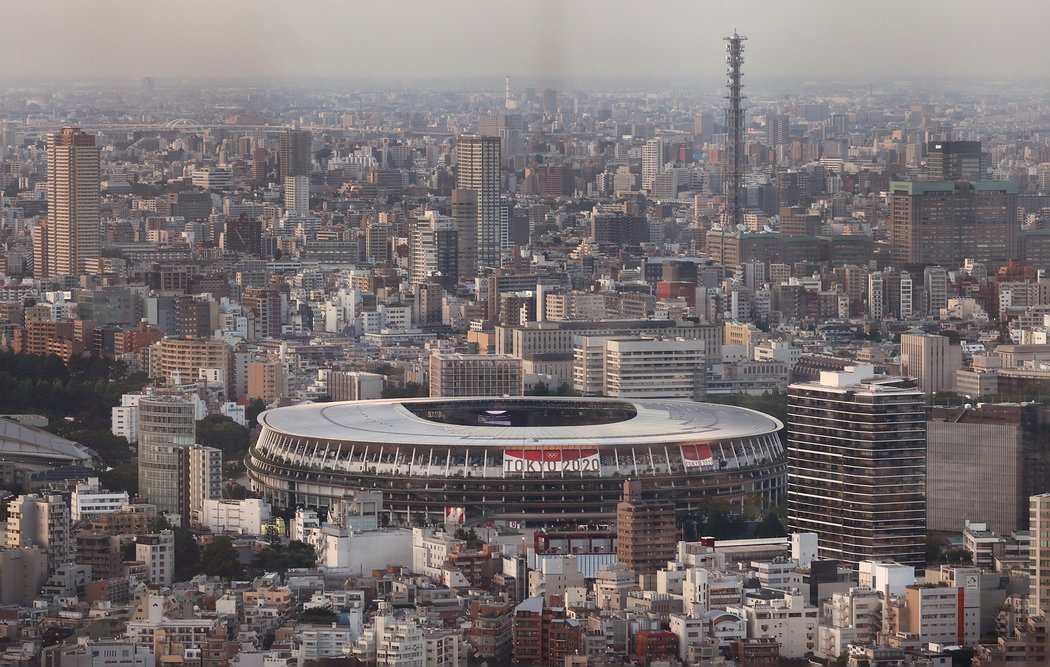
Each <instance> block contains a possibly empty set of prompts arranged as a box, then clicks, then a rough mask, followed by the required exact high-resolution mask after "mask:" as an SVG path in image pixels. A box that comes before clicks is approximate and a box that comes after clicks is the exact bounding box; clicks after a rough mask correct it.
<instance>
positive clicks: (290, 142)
mask: <svg viewBox="0 0 1050 667" xmlns="http://www.w3.org/2000/svg"><path fill="white" fill-rule="evenodd" d="M310 141H311V137H310V131H309V130H299V129H295V130H282V131H281V139H280V146H279V148H278V152H277V161H278V164H277V169H278V172H279V173H278V178H279V179H280V182H281V183H284V182H285V180H284V179H286V178H288V177H289V176H309V175H310V171H311V158H310Z"/></svg>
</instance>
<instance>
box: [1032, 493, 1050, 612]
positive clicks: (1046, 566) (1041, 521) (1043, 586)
mask: <svg viewBox="0 0 1050 667" xmlns="http://www.w3.org/2000/svg"><path fill="white" fill-rule="evenodd" d="M1028 510H1029V517H1028V521H1029V525H1028V529H1029V531H1030V532H1031V534H1032V541H1031V545H1032V546H1031V552H1030V553H1031V555H1030V558H1031V577H1032V584H1031V591H1030V592H1029V598H1028V599H1029V605H1030V606H1029V613H1031V614H1033V615H1035V616H1042V615H1044V612H1046V611H1047V610H1050V493H1040V494H1039V495H1036V496H1032V497H1031V498H1029V501H1028Z"/></svg>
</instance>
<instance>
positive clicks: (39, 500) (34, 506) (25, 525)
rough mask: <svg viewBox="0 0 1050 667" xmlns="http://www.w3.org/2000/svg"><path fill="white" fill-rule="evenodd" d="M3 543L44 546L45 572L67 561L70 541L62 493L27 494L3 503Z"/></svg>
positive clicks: (16, 545) (67, 509)
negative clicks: (4, 514) (4, 521)
mask: <svg viewBox="0 0 1050 667" xmlns="http://www.w3.org/2000/svg"><path fill="white" fill-rule="evenodd" d="M6 546H7V547H8V548H9V549H15V548H18V547H33V546H36V547H41V548H43V549H46V550H47V567H48V572H53V571H54V570H55V568H57V567H58V566H59V565H62V564H64V563H67V562H68V561H70V560H71V559H72V557H73V542H72V540H71V539H70V522H69V506H68V505H66V501H65V500H64V499H63V498H62V496H60V495H50V496H47V497H44V496H39V495H35V494H30V495H22V496H18V497H17V498H15V499H14V500H12V501H11V502H10V503H9V504H8V506H7V537H6Z"/></svg>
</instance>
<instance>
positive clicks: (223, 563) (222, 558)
mask: <svg viewBox="0 0 1050 667" xmlns="http://www.w3.org/2000/svg"><path fill="white" fill-rule="evenodd" d="M200 569H201V572H203V573H204V574H207V575H210V576H214V577H222V578H223V579H237V578H239V577H241V576H243V574H244V566H243V565H241V563H240V559H239V557H238V555H237V549H235V548H234V547H233V540H231V539H230V538H229V537H227V536H225V535H220V536H218V537H216V538H215V539H213V540H212V541H211V543H210V544H208V546H206V547H204V552H203V553H202V554H201V563H200Z"/></svg>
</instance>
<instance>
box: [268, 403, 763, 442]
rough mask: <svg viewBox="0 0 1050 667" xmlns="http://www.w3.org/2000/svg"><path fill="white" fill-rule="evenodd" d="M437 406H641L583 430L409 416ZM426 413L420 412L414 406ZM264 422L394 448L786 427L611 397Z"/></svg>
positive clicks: (312, 413)
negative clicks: (628, 414) (622, 416)
mask: <svg viewBox="0 0 1050 667" xmlns="http://www.w3.org/2000/svg"><path fill="white" fill-rule="evenodd" d="M428 402H429V403H433V404H434V405H435V406H438V405H439V404H440V405H448V404H450V403H451V404H454V405H456V407H459V406H460V404H462V406H463V407H467V406H469V405H471V404H473V405H475V406H479V407H482V408H483V407H484V404H485V403H492V404H498V405H499V406H501V407H502V406H506V405H508V404H510V405H512V406H513V407H514V408H516V409H520V408H522V407H528V403H529V402H535V404H536V408H537V409H542V407H543V406H550V404H551V403H552V402H556V403H558V404H559V407H560V406H561V405H565V406H566V407H571V406H573V404H581V403H582V404H584V405H583V406H581V407H586V404H587V403H592V402H593V403H594V404H595V405H599V404H605V405H608V404H610V403H616V404H625V405H630V406H633V408H634V409H635V411H636V413H637V414H636V415H635V416H633V417H630V418H627V419H624V420H622V421H617V422H615V423H606V424H600V425H581V426H576V425H572V426H567V425H555V426H494V425H464V424H453V423H444V422H438V421H432V420H428V419H425V418H423V417H420V416H417V415H416V414H413V413H412V412H411V411H409V410H408V409H407V408H406V407H405V405H407V404H420V403H422V404H425V403H428ZM413 407H415V408H418V407H419V406H416V405H414V406H413ZM259 421H260V422H261V423H262V424H263V425H264V426H266V427H268V428H270V429H272V430H274V431H276V432H278V433H283V434H286V435H292V436H301V437H304V438H319V439H326V440H341V441H347V442H371V443H382V444H391V445H401V444H404V445H437V446H461V447H462V446H471V447H506V446H515V445H516V446H538V447H542V446H543V445H544V444H551V445H555V444H556V445H562V446H564V445H570V446H572V445H580V446H586V445H595V444H599V443H601V444H603V445H617V444H624V445H638V444H646V443H652V444H669V443H675V442H682V443H689V442H697V441H704V440H711V441H715V440H729V439H734V438H748V437H752V436H756V435H762V434H766V433H775V432H776V431H778V430H780V429H781V428H782V427H783V424H782V423H781V422H780V421H779V420H778V419H775V418H773V417H770V416H769V415H766V414H763V413H761V412H757V411H755V410H749V409H746V408H740V407H735V406H730V405H718V404H712V403H698V402H695V401H689V400H644V401H638V400H627V399H609V398H554V397H549V396H543V397H512V398H506V397H504V398H498V397H492V398H423V399H383V400H375V401H348V402H342V403H312V404H307V405H297V406H293V407H287V408H278V409H275V410H269V411H267V412H264V413H262V415H260V417H259Z"/></svg>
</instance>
